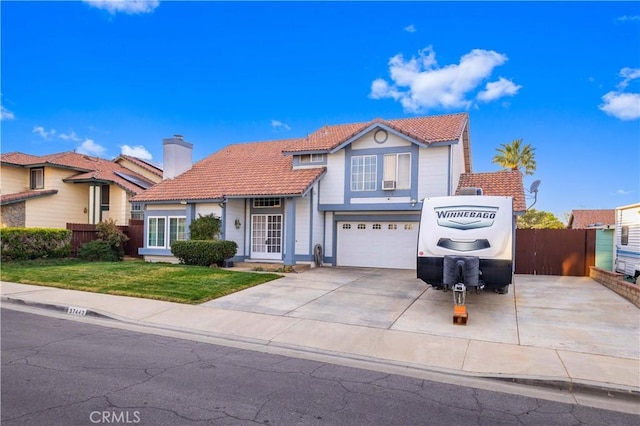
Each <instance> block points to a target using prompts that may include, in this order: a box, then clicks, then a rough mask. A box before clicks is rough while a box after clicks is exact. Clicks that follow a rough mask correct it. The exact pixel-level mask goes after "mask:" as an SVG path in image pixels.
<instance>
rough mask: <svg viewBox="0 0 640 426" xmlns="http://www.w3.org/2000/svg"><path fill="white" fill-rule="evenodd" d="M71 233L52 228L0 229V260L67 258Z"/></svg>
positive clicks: (69, 251) (69, 252) (66, 230)
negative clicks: (0, 252)
mask: <svg viewBox="0 0 640 426" xmlns="http://www.w3.org/2000/svg"><path fill="white" fill-rule="evenodd" d="M71 236H72V232H71V231H70V230H68V229H54V228H0V248H1V251H2V260H29V259H41V258H60V257H69V255H70V254H71Z"/></svg>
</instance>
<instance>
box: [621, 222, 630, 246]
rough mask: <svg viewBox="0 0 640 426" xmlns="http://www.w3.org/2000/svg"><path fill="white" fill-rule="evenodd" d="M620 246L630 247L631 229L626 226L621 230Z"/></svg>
mask: <svg viewBox="0 0 640 426" xmlns="http://www.w3.org/2000/svg"><path fill="white" fill-rule="evenodd" d="M620 244H622V245H623V246H627V245H629V227H628V226H626V225H625V226H623V227H622V229H621V230H620Z"/></svg>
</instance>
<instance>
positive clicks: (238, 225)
mask: <svg viewBox="0 0 640 426" xmlns="http://www.w3.org/2000/svg"><path fill="white" fill-rule="evenodd" d="M233 225H234V226H235V227H236V229H240V226H242V224H241V223H240V219H238V218H236V221H235V222H233Z"/></svg>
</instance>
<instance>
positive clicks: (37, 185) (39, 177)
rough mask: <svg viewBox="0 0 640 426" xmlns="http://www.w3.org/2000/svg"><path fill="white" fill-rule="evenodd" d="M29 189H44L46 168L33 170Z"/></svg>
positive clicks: (30, 175)
mask: <svg viewBox="0 0 640 426" xmlns="http://www.w3.org/2000/svg"><path fill="white" fill-rule="evenodd" d="M29 189H44V167H38V168H37V169H31V171H30V174H29Z"/></svg>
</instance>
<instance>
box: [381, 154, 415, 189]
mask: <svg viewBox="0 0 640 426" xmlns="http://www.w3.org/2000/svg"><path fill="white" fill-rule="evenodd" d="M382 180H383V181H394V182H395V188H396V189H410V188H411V154H410V153H401V154H386V155H385V156H384V170H383V177H382Z"/></svg>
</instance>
